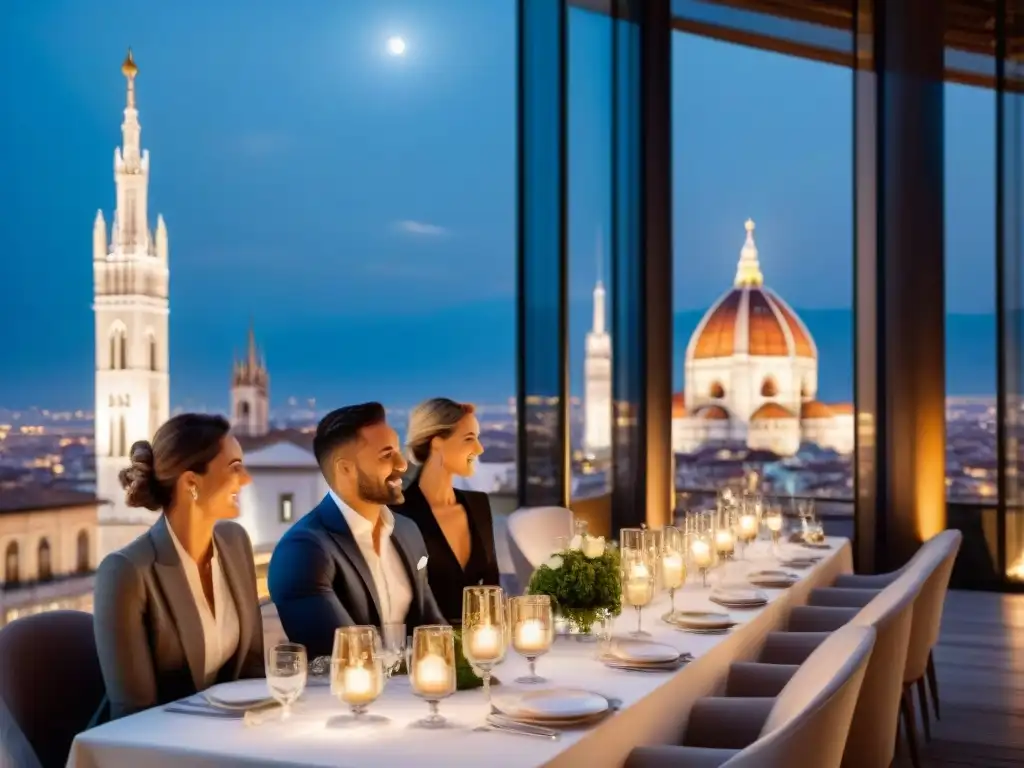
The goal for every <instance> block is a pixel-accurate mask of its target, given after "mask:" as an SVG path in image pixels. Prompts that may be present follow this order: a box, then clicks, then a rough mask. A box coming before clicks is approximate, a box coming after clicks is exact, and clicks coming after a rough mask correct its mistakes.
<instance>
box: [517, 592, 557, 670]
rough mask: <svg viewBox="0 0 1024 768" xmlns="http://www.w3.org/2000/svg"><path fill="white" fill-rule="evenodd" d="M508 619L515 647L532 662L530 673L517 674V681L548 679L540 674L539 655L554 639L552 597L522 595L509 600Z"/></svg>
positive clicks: (530, 663)
mask: <svg viewBox="0 0 1024 768" xmlns="http://www.w3.org/2000/svg"><path fill="white" fill-rule="evenodd" d="M509 614H510V615H509V621H510V623H511V630H512V647H513V648H515V650H516V653H518V654H519V655H520V656H522V657H524V658H525V659H526V661H527V663H528V664H529V665H530V672H529V674H527V675H523V676H522V677H517V678H516V682H517V683H526V684H534V683H544V682H547V681H546V680H545V679H544V678H543V677H541V676H540V675H538V674H537V658H538V657H539V656H543V655H544V654H545V653H547V652H548V651H549V650H551V643H552V641H553V640H554V621H553V617H552V615H551V598H550V597H548V596H547V595H522V596H520V597H513V598H512V599H511V601H510V610H509Z"/></svg>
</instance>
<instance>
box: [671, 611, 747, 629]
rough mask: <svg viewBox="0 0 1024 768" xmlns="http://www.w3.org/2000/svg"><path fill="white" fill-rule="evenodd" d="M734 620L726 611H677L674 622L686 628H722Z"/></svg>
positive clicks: (731, 624) (732, 623)
mask: <svg viewBox="0 0 1024 768" xmlns="http://www.w3.org/2000/svg"><path fill="white" fill-rule="evenodd" d="M735 623H736V622H735V621H733V619H732V617H731V616H730V615H729V614H728V613H719V612H717V611H677V612H676V615H675V624H677V625H678V626H680V627H685V628H687V629H724V628H726V627H731V626H733V625H734V624H735Z"/></svg>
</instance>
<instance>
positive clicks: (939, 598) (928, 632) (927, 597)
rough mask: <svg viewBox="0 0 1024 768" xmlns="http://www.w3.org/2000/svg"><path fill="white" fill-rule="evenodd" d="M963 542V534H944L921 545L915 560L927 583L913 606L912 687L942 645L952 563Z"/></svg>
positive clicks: (908, 671) (909, 662)
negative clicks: (920, 553) (937, 648)
mask: <svg viewBox="0 0 1024 768" xmlns="http://www.w3.org/2000/svg"><path fill="white" fill-rule="evenodd" d="M962 541H963V534H962V533H960V531H956V530H948V531H943V532H942V533H940V534H938V535H936V536H933V537H932V538H930V539H929V540H928V541H926V542H925V543H924V544H923V545H921V552H922V553H923V554H922V556H921V557H915V558H914V563H913V569H914V570H916V571H918V572H919V573H922V574H923V575H924V579H925V580H924V585H923V586H922V587H921V594H920V595H918V598H917V602H916V603H915V604H914V622H913V626H912V627H911V629H910V649H909V651H908V652H907V664H906V671H905V674H904V681H905V682H908V683H912V682H914V681H916V680H920V679H921V677H922V676H923V675H924V673H925V669H926V668H927V666H928V654H929V653H930V652H931V650H932V648H933V647H934V646H935V644H936V643H937V642H938V641H939V627H940V626H941V624H942V609H943V606H944V605H945V602H946V593H947V591H948V589H949V577H950V576H951V575H952V573H953V563H954V562H955V561H956V556H957V553H958V552H959V551H960V543H961V542H962Z"/></svg>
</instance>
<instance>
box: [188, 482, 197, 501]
mask: <svg viewBox="0 0 1024 768" xmlns="http://www.w3.org/2000/svg"><path fill="white" fill-rule="evenodd" d="M189 491H190V492H191V493H192V501H199V489H198V488H196V487H195V486H194V485H193V486H192V487H191V488H189Z"/></svg>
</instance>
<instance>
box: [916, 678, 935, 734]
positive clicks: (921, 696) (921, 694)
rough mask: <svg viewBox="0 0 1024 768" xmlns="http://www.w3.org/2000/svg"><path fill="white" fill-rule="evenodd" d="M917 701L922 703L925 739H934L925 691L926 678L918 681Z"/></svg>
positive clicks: (922, 722)
mask: <svg viewBox="0 0 1024 768" xmlns="http://www.w3.org/2000/svg"><path fill="white" fill-rule="evenodd" d="M917 701H918V703H920V705H921V724H922V725H924V740H925V741H931V740H932V725H931V723H930V722H929V717H928V696H927V693H926V692H925V683H924V678H923V677H922V678H920V679H919V680H918V681H917Z"/></svg>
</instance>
